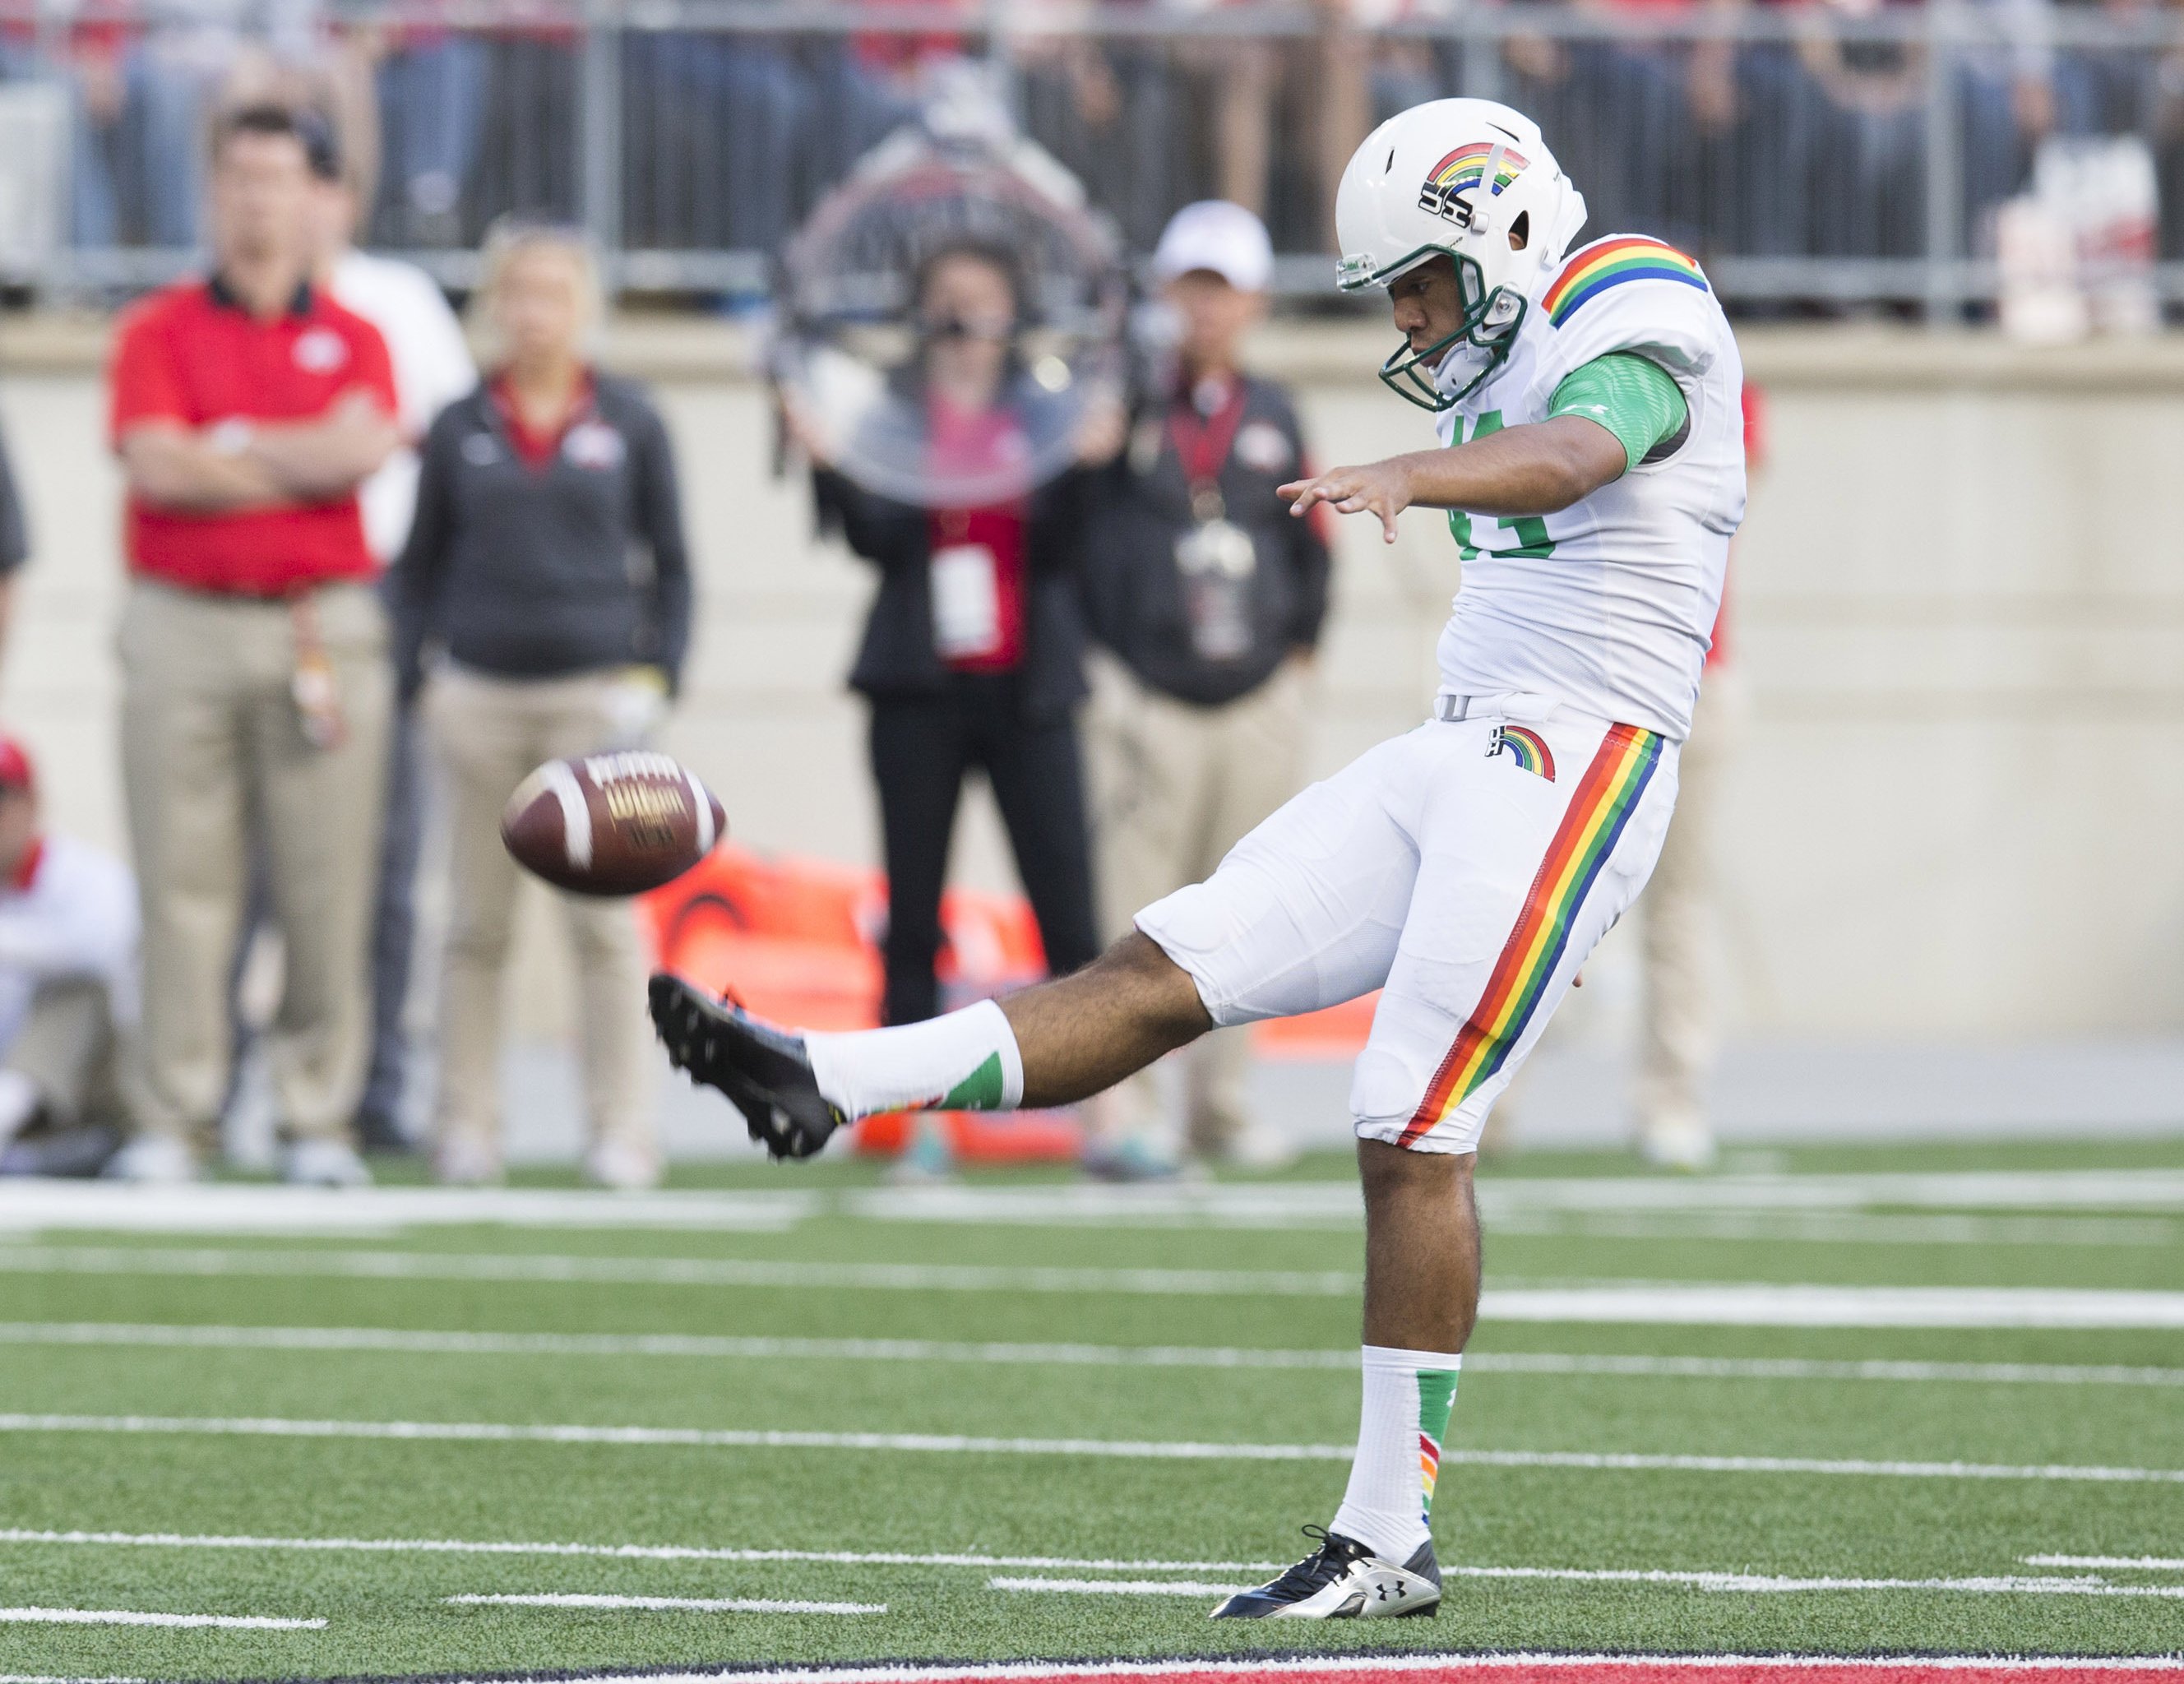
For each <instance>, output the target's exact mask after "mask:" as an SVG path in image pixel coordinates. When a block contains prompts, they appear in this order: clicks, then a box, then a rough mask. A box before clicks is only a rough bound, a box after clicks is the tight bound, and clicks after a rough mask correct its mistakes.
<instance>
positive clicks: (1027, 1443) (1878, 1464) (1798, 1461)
mask: <svg viewBox="0 0 2184 1684" xmlns="http://www.w3.org/2000/svg"><path fill="white" fill-rule="evenodd" d="M0 1432H15V1433H112V1434H121V1435H129V1436H136V1435H149V1436H169V1435H187V1436H213V1437H235V1438H304V1439H393V1440H400V1441H444V1442H457V1443H497V1444H608V1445H622V1446H627V1447H648V1448H649V1447H682V1448H697V1449H723V1450H872V1451H898V1452H907V1453H916V1454H925V1453H938V1454H943V1455H973V1456H978V1455H1000V1456H1091V1457H1103V1458H1115V1459H1118V1460H1123V1461H1157V1462H1166V1461H1185V1462H1195V1461H1221V1462H1347V1461H1349V1460H1350V1459H1351V1455H1352V1454H1353V1451H1354V1447H1352V1446H1351V1445H1348V1444H1263V1443H1242V1444H1223V1443H1212V1442H1206V1441H1195V1440H1178V1439H1108V1438H996V1437H984V1436H975V1435H970V1434H958V1433H873V1432H804V1431H787V1430H761V1429H753V1428H721V1427H638V1426H629V1427H610V1426H591V1425H549V1424H545V1423H532V1422H510V1421H328V1420H298V1419H287V1418H282V1417H261V1416H202V1415H59V1414H52V1415H40V1414H5V1415H0ZM1440 1459H1441V1461H1442V1463H1443V1464H1450V1463H1456V1464H1463V1465H1466V1466H1470V1467H1479V1468H1562V1469H1580V1470H1585V1471H1590V1472H1608V1473H1625V1472H1640V1473H1643V1472H1670V1473H1704V1474H1815V1475H1853V1476H1857V1477H1868V1478H1881V1479H1936V1480H2039V1481H2055V1482H2082V1483H2090V1484H2096V1485H2115V1484H2128V1485H2145V1484H2164V1485H2168V1484H2176V1485H2184V1469H2171V1468H2131V1467H2104V1466H2100V1465H2087V1464H2075V1463H2065V1464H2031V1465H2015V1464H2001V1463H1987V1462H1913V1461H1881V1460H1873V1459H1868V1458H1825V1457H1804V1456H1700V1455H1677V1456H1660V1455H1637V1454H1626V1453H1613V1452H1591V1451H1568V1450H1461V1449H1456V1448H1448V1449H1445V1450H1443V1451H1442V1452H1441V1458H1440Z"/></svg>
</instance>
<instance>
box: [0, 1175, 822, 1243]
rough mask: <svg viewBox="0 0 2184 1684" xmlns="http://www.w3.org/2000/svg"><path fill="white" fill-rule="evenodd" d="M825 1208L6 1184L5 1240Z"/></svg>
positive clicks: (246, 1187) (751, 1223) (512, 1190)
mask: <svg viewBox="0 0 2184 1684" xmlns="http://www.w3.org/2000/svg"><path fill="white" fill-rule="evenodd" d="M823 1206H824V1196H823V1195H821V1194H816V1193H805V1192H790V1191H753V1192H747V1193H735V1192H717V1193H699V1192H661V1191H654V1192H647V1193H634V1194H632V1195H631V1196H628V1197H627V1198H620V1197H614V1198H602V1197H601V1196H599V1194H598V1193H596V1192H589V1191H582V1192H580V1191H573V1190H571V1191H554V1190H553V1189H549V1188H531V1187H344V1188H326V1187H276V1186H253V1185H250V1184H248V1183H236V1182H229V1183H220V1182H192V1183H191V1184H190V1185H187V1186H184V1187H132V1186H128V1185H123V1184H121V1183H119V1182H113V1181H106V1182H100V1181H70V1180H45V1179H20V1180H18V1179H10V1180H8V1181H7V1182H4V1183H0V1233H9V1232H13V1233H25V1232H36V1231H38V1230H44V1229H70V1228H73V1229H85V1230H100V1231H103V1232H108V1233H124V1234H128V1233H164V1234H175V1233H192V1234H282V1235H325V1234H352V1235H353V1234H381V1233H390V1232H393V1231H396V1230H401V1229H404V1228H421V1227H448V1226H460V1227H471V1226H476V1225H480V1224H497V1225H499V1226H504V1227H511V1228H605V1229H631V1228H638V1229H688V1230H703V1231H707V1232H759V1233H779V1232H782V1231H783V1230H787V1229H789V1228H793V1227H794V1226H795V1225H796V1224H798V1223H799V1222H800V1221H802V1220H803V1219H804V1218H806V1217H809V1216H812V1215H815V1214H816V1213H818V1212H819V1211H820V1210H821V1209H822V1208H823Z"/></svg>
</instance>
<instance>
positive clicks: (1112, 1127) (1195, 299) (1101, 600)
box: [1084, 199, 1328, 1180]
mask: <svg viewBox="0 0 2184 1684" xmlns="http://www.w3.org/2000/svg"><path fill="white" fill-rule="evenodd" d="M1273 260H1274V259H1273V246H1272V244H1271V243H1270V242H1269V241H1268V237H1267V230H1266V226H1265V225H1264V224H1263V223H1262V222H1261V221H1260V220H1259V219H1258V218H1257V217H1256V216H1255V215H1252V214H1251V212H1250V211H1248V210H1246V209H1245V208H1244V207H1243V206H1242V205H1240V204H1229V203H1228V202H1227V201H1225V200H1221V199H1205V200H1201V201H1200V202H1199V203H1198V204H1190V205H1185V206H1184V208H1183V209H1181V210H1179V211H1178V212H1177V213H1176V214H1175V215H1174V217H1173V219H1172V220H1170V221H1169V223H1168V225H1167V231H1165V232H1164V233H1163V234H1162V236H1161V240H1160V245H1159V247H1158V248H1157V249H1156V251H1155V252H1154V254H1153V260H1152V270H1153V276H1154V278H1155V280H1156V281H1157V282H1159V285H1160V290H1161V298H1162V303H1163V304H1164V306H1165V310H1166V314H1167V317H1168V319H1169V321H1170V322H1171V323H1172V325H1173V334H1174V337H1173V346H1172V349H1168V350H1167V352H1166V354H1163V355H1162V357H1161V358H1160V359H1159V362H1160V365H1159V366H1156V368H1154V369H1152V370H1151V371H1150V376H1149V378H1148V379H1147V380H1146V381H1145V388H1144V389H1143V390H1142V391H1141V392H1140V393H1139V395H1138V400H1137V402H1136V404H1135V406H1134V415H1133V417H1132V425H1131V428H1130V434H1129V446H1128V449H1126V450H1125V451H1124V452H1123V454H1122V455H1121V456H1120V457H1119V458H1117V460H1116V461H1115V462H1114V463H1113V464H1112V466H1110V467H1109V468H1108V469H1107V470H1106V471H1105V472H1104V473H1103V474H1102V475H1101V476H1100V480H1099V482H1098V483H1097V487H1096V489H1095V494H1094V505H1093V506H1094V510H1095V513H1094V515H1093V517H1092V521H1091V531H1090V535H1089V538H1088V541H1087V544H1086V547H1085V562H1084V573H1085V594H1086V598H1087V601H1088V605H1089V611H1090V619H1091V623H1092V631H1093V634H1094V636H1095V637H1096V638H1098V639H1099V640H1100V643H1101V644H1104V645H1105V646H1106V650H1108V651H1109V653H1110V655H1111V656H1112V659H1108V660H1106V661H1101V662H1100V663H1099V664H1098V666H1096V667H1095V671H1094V675H1093V684H1094V702H1093V708H1092V713H1091V719H1090V730H1089V743H1090V747H1091V754H1092V773H1093V788H1094V792H1095V822H1096V824H1097V837H1098V843H1099V865H1100V905H1101V906H1104V907H1106V908H1108V909H1109V910H1110V913H1111V915H1117V914H1119V916H1120V921H1119V922H1118V923H1117V925H1116V927H1115V928H1113V929H1111V930H1110V931H1109V932H1108V935H1109V937H1110V938H1111V939H1112V938H1119V937H1121V936H1123V935H1125V934H1128V930H1129V924H1128V917H1129V914H1130V913H1131V912H1134V911H1135V910H1136V909H1137V908H1138V907H1140V906H1149V905H1151V903H1152V902H1153V901H1157V900H1158V899H1160V898H1161V897H1162V895H1167V894H1170V893H1172V892H1173V891H1174V890H1176V889H1180V888H1182V887H1183V886H1184V884H1187V883H1195V882H1197V881H1199V880H1200V879H1201V878H1204V877H1207V876H1209V875H1211V874H1212V871H1213V868H1214V867H1216V866H1217V865H1218V864H1220V862H1221V859H1222V856H1223V855H1225V854H1226V853H1227V852H1228V851H1229V849H1231V848H1232V847H1234V845H1236V844H1237V843H1238V842H1239V841H1240V840H1241V839H1243V837H1244V836H1245V834H1246V833H1247V832H1249V831H1250V830H1251V828H1253V827H1254V826H1256V824H1257V823H1258V822H1260V821H1261V820H1262V819H1263V818H1265V817H1267V816H1268V814H1270V813H1272V812H1273V811H1274V810H1275V809H1276V808H1277V807H1279V806H1281V804H1282V803H1283V802H1284V801H1286V800H1289V798H1290V796H1291V795H1295V793H1296V792H1297V789H1298V788H1299V785H1300V782H1301V759H1302V754H1301V750H1302V747H1303V740H1304V711H1305V707H1304V705H1305V689H1306V685H1307V671H1308V667H1309V664H1310V661H1311V659H1312V651H1313V650H1314V648H1315V647H1316V645H1317V644H1318V641H1319V633H1320V627H1321V623H1322V622H1323V620H1324V619H1325V618H1326V614H1327V577H1328V553H1327V544H1326V541H1325V537H1324V532H1323V523H1322V522H1321V521H1294V520H1291V519H1290V518H1289V506H1288V505H1286V504H1284V502H1283V501H1282V499H1280V498H1279V496H1277V495H1276V494H1275V488H1277V487H1278V486H1279V485H1281V484H1282V483H1283V482H1284V481H1285V480H1289V479H1292V478H1295V477H1301V475H1302V474H1303V473H1304V472H1305V471H1306V469H1305V466H1304V448H1303V443H1302V440H1301V438H1300V437H1299V434H1298V431H1297V421H1296V414H1295V409H1294V408H1293V406H1292V405H1291V404H1290V398H1289V394H1288V393H1286V392H1285V391H1284V390H1283V389H1282V388H1280V387H1279V386H1277V385H1275V384H1274V383H1273V382H1271V381H1267V380H1262V379H1259V378H1257V377H1256V376H1251V375H1248V374H1245V372H1244V371H1243V370H1242V368H1241V366H1240V353H1241V350H1242V342H1243V339H1244V336H1245V333H1246V332H1249V330H1250V329H1251V326H1253V324H1255V323H1256V322H1257V321H1258V320H1259V319H1260V317H1261V316H1262V315H1264V314H1265V312H1266V307H1267V284H1268V281H1269V280H1270V279H1271V278H1272V275H1273ZM1248 1057H1249V1043H1248V1040H1247V1039H1246V1035H1245V1032H1244V1031H1243V1030H1240V1029H1236V1030H1226V1031H1222V1032H1220V1033H1217V1034H1212V1035H1208V1036H1207V1037H1206V1039H1205V1040H1202V1041H1200V1042H1199V1043H1197V1044H1196V1045H1195V1046H1191V1047H1190V1048H1188V1049H1185V1050H1184V1051H1181V1052H1179V1053H1178V1054H1176V1055H1175V1059H1174V1062H1180V1063H1181V1065H1182V1066H1183V1074H1184V1130H1183V1145H1184V1150H1185V1151H1187V1152H1188V1153H1189V1154H1190V1156H1191V1157H1196V1158H1210V1159H1214V1160H1217V1161H1220V1162H1223V1163H1231V1164H1237V1165H1242V1166H1246V1167H1254V1168H1272V1167H1274V1166H1276V1165H1278V1164H1279V1163H1283V1162H1285V1161H1286V1160H1287V1159H1288V1158H1289V1157H1290V1156H1292V1155H1293V1151H1294V1149H1293V1148H1292V1147H1291V1146H1290V1145H1289V1143H1288V1142H1287V1141H1286V1140H1284V1138H1283V1137H1282V1136H1280V1135H1278V1134H1275V1133H1273V1132H1271V1131H1269V1130H1268V1129H1265V1128H1264V1127H1263V1126H1261V1125H1255V1124H1253V1123H1252V1122H1251V1120H1250V1118H1249V1116H1248V1113H1247V1110H1246V1099H1247V1095H1246V1085H1247V1082H1248V1078H1249V1066H1248V1062H1247V1061H1248ZM1161 1111H1162V1105H1161V1090H1160V1084H1159V1082H1158V1080H1157V1079H1156V1076H1155V1074H1154V1073H1153V1071H1152V1070H1151V1069H1146V1070H1144V1071H1140V1072H1139V1073H1138V1074H1137V1075H1135V1076H1134V1077H1133V1078H1132V1079H1130V1080H1129V1081H1128V1082H1126V1083H1124V1084H1123V1085H1122V1086H1121V1087H1119V1088H1117V1089H1116V1090H1114V1091H1113V1092H1112V1094H1111V1095H1109V1096H1106V1097H1105V1098H1103V1099H1102V1100H1101V1101H1099V1102H1098V1103H1097V1104H1096V1105H1095V1107H1092V1113H1093V1114H1092V1124H1093V1138H1092V1140H1091V1142H1090V1144H1089V1146H1088V1148H1087V1151H1086V1155H1085V1168H1086V1170H1087V1172H1088V1173H1089V1174H1093V1175H1095V1176H1100V1177H1102V1178H1105V1179H1118V1180H1139V1179H1152V1178H1157V1177H1162V1176H1166V1175H1173V1174H1175V1173H1176V1171H1177V1169H1178V1158H1177V1156H1176V1153H1175V1149H1174V1146H1173V1137H1172V1135H1170V1133H1169V1131H1167V1129H1164V1128H1162V1126H1161Z"/></svg>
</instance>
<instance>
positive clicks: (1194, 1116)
mask: <svg viewBox="0 0 2184 1684" xmlns="http://www.w3.org/2000/svg"><path fill="white" fill-rule="evenodd" d="M1306 685H1307V677H1306V673H1305V671H1304V669H1303V668H1302V667H1301V666H1298V665H1296V664H1295V663H1291V664H1290V665H1286V666H1283V667H1282V668H1281V669H1280V670H1279V672H1276V673H1275V674H1274V676H1273V678H1269V679H1268V681H1267V682H1266V683H1263V684H1262V685H1261V686H1260V687H1259V688H1258V689H1256V690H1254V691H1252V692H1251V694H1249V695H1246V696H1244V697H1242V698H1240V700H1236V701H1234V702H1231V703H1229V705H1226V706H1225V707H1195V706H1193V705H1190V703H1188V702H1179V701H1177V700H1174V699H1173V698H1172V697H1169V696H1167V695H1163V694H1161V693H1159V692H1157V691H1155V690H1151V689H1147V688H1146V687H1145V685H1144V684H1142V683H1139V681H1138V680H1137V678H1135V677H1134V676H1133V675H1132V674H1131V673H1130V672H1128V670H1127V669H1125V668H1124V667H1123V666H1121V664H1120V663H1119V662H1115V661H1101V662H1100V664H1099V665H1098V666H1097V668H1096V670H1095V685H1094V690H1093V705H1092V708H1091V711H1090V716H1089V722H1088V732H1087V734H1088V738H1089V745H1090V750H1091V763H1092V788H1093V792H1094V793H1093V801H1094V813H1095V834H1096V837H1097V839H1098V844H1099V870H1100V906H1101V907H1102V908H1103V909H1104V911H1105V914H1106V917H1108V918H1110V919H1111V920H1112V921H1113V926H1112V929H1111V931H1110V932H1109V934H1110V936H1111V938H1119V937H1121V936H1123V935H1125V934H1128V932H1129V930H1130V928H1132V926H1131V922H1130V921H1131V919H1132V918H1133V917H1134V916H1135V914H1136V913H1137V912H1139V910H1141V909H1142V908H1144V907H1145V906H1150V905H1151V903H1152V902H1153V901H1157V900H1159V899H1160V898H1161V897H1162V895H1169V894H1173V892H1174V891H1175V890H1177V889H1180V888H1182V887H1183V886H1184V884H1191V883H1197V882H1199V881H1201V879H1203V878H1206V877H1209V876H1211V875H1212V872H1213V868H1214V867H1216V866H1217V865H1219V864H1220V863H1221V861H1222V857H1223V856H1224V855H1225V854H1227V853H1228V851H1229V849H1231V848H1233V847H1234V846H1235V845H1236V844H1237V843H1238V842H1239V841H1240V840H1242V839H1243V837H1244V835H1245V833H1246V832H1247V831H1249V830H1251V828H1254V827H1255V826H1256V825H1257V824H1258V823H1259V822H1260V821H1261V820H1262V819H1263V818H1265V817H1267V816H1268V814H1270V813H1272V812H1273V811H1274V809H1275V808H1277V807H1279V806H1281V804H1282V803H1283V802H1284V801H1286V800H1289V798H1290V796H1291V795H1295V793H1296V792H1297V789H1298V786H1299V783H1300V781H1301V780H1300V775H1299V767H1300V765H1301V761H1302V751H1303V743H1302V738H1303V733H1304V707H1305V690H1306ZM1250 1052H1251V1044H1250V1042H1249V1040H1247V1039H1246V1037H1245V1031H1243V1030H1241V1029H1221V1030H1217V1031H1215V1032H1214V1033H1213V1034H1209V1035H1207V1036H1206V1037H1205V1038H1203V1039H1202V1040H1200V1041H1198V1042H1197V1043H1196V1044H1195V1045H1194V1046H1190V1047H1188V1048H1186V1049H1184V1051H1182V1052H1180V1053H1178V1054H1176V1055H1174V1056H1175V1057H1177V1058H1178V1060H1179V1061H1180V1062H1181V1063H1182V1066H1183V1075H1184V1095H1185V1102H1184V1135H1185V1139H1186V1141H1187V1143H1188V1145H1189V1146H1190V1148H1191V1149H1192V1150H1193V1151H1200V1152H1208V1151H1220V1150H1221V1149H1222V1148H1223V1146H1227V1145H1228V1144H1229V1142H1231V1141H1233V1140H1234V1139H1235V1138H1236V1137H1237V1135H1239V1133H1240V1131H1241V1130H1242V1129H1243V1127H1244V1124H1245V1104H1246V1086H1247V1078H1248V1073H1249V1068H1250V1067H1249V1059H1250ZM1160 1103H1161V1101H1160V1081H1159V1079H1158V1078H1157V1077H1156V1075H1155V1074H1154V1073H1153V1071H1152V1070H1151V1069H1146V1070H1141V1071H1139V1073H1137V1074H1136V1075H1134V1076H1133V1077H1131V1078H1130V1079H1128V1081H1126V1082H1124V1083H1123V1085H1122V1086H1121V1087H1119V1088H1117V1090H1115V1092H1114V1095H1113V1096H1112V1098H1111V1099H1110V1100H1108V1101H1106V1102H1105V1103H1103V1104H1102V1105H1101V1106H1100V1107H1099V1108H1098V1110H1097V1111H1096V1112H1095V1118H1094V1127H1095V1129H1097V1130H1099V1131H1100V1132H1101V1133H1105V1134H1112V1135H1128V1134H1130V1133H1133V1132H1135V1131H1138V1130H1141V1129H1145V1128H1148V1127H1150V1126H1151V1124H1152V1123H1153V1121H1154V1119H1155V1118H1157V1116H1158V1115H1159V1112H1160Z"/></svg>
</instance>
